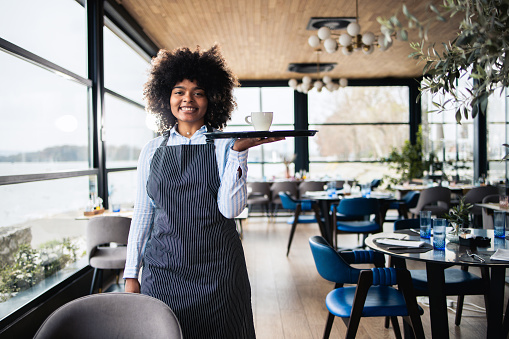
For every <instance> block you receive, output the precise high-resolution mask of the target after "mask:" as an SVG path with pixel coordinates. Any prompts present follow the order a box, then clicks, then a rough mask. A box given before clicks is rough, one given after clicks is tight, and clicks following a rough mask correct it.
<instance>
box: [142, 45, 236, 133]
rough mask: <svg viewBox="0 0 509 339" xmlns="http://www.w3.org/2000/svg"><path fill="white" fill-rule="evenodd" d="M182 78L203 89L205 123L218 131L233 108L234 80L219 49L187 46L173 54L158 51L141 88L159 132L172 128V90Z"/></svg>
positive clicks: (171, 52) (147, 108)
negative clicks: (201, 48)
mask: <svg viewBox="0 0 509 339" xmlns="http://www.w3.org/2000/svg"><path fill="white" fill-rule="evenodd" d="M184 79H187V80H190V81H196V82H197V83H198V85H199V86H200V87H202V88H203V89H204V90H205V95H206V96H207V100H208V105H207V113H206V114H205V124H208V125H210V126H212V127H214V128H217V129H223V128H224V127H226V122H227V121H228V120H230V119H231V114H232V112H233V110H234V109H235V107H236V103H235V100H234V98H233V88H234V87H235V86H239V83H238V80H237V77H236V76H235V75H234V74H233V73H232V72H231V70H230V69H229V68H228V66H227V65H226V62H225V60H224V59H223V57H222V55H221V53H220V51H219V47H218V46H217V45H214V46H213V47H212V48H210V49H209V50H207V51H201V50H200V48H199V47H198V48H197V49H196V50H195V51H191V50H190V49H189V48H188V47H181V48H177V49H175V50H173V51H168V50H165V49H161V50H160V51H159V52H158V53H157V56H156V57H154V58H153V59H152V67H151V69H150V74H149V78H148V81H147V83H145V86H144V88H143V96H144V99H145V102H146V110H147V111H148V112H149V113H151V114H153V115H154V116H155V117H156V119H157V124H158V131H159V132H163V131H166V130H168V129H170V128H172V127H173V126H174V125H175V123H176V119H175V117H174V116H173V114H172V112H171V109H170V94H171V90H172V88H173V87H174V86H175V85H176V84H177V83H178V82H181V81H183V80H184Z"/></svg>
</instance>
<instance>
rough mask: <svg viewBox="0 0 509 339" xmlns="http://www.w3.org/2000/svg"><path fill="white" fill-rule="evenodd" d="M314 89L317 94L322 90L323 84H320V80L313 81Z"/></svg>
mask: <svg viewBox="0 0 509 339" xmlns="http://www.w3.org/2000/svg"><path fill="white" fill-rule="evenodd" d="M314 87H315V88H316V90H317V91H318V92H320V91H321V90H322V87H323V82H321V81H320V80H317V81H315V83H314Z"/></svg>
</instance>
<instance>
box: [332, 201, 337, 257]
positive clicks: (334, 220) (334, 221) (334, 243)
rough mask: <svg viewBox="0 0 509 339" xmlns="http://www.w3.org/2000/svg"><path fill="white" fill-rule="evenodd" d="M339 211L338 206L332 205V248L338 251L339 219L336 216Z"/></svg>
mask: <svg viewBox="0 0 509 339" xmlns="http://www.w3.org/2000/svg"><path fill="white" fill-rule="evenodd" d="M337 211H338V209H337V206H336V205H332V248H334V249H335V250H337V249H338V239H337V236H338V217H337V215H336V213H337Z"/></svg>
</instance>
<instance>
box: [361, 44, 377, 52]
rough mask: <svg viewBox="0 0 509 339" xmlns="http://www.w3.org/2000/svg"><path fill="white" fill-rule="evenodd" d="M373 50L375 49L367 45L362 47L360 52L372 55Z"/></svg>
mask: <svg viewBox="0 0 509 339" xmlns="http://www.w3.org/2000/svg"><path fill="white" fill-rule="evenodd" d="M374 50H375V48H374V47H373V45H369V46H367V45H366V46H364V47H363V48H362V52H364V54H371V53H373V51H374Z"/></svg>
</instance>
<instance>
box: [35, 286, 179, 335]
mask: <svg viewBox="0 0 509 339" xmlns="http://www.w3.org/2000/svg"><path fill="white" fill-rule="evenodd" d="M50 338H51V339H55V338H66V339H88V338H95V339H110V338H137V339H153V338H168V339H180V338H183V337H182V331H181V329H180V324H179V322H178V320H177V318H176V317H175V314H174V313H173V311H172V310H171V309H170V308H169V307H168V305H166V304H165V303H163V302H162V301H160V300H158V299H155V298H153V297H149V296H147V295H144V294H138V293H101V294H94V295H89V296H86V297H82V298H79V299H76V300H73V301H70V302H68V303H67V304H65V305H63V306H61V307H60V308H58V309H57V310H56V311H55V312H53V313H52V314H51V315H50V316H49V317H48V318H47V319H46V320H45V321H44V323H43V324H42V325H41V327H40V328H39V330H38V331H37V333H36V334H35V337H34V339H50Z"/></svg>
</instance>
